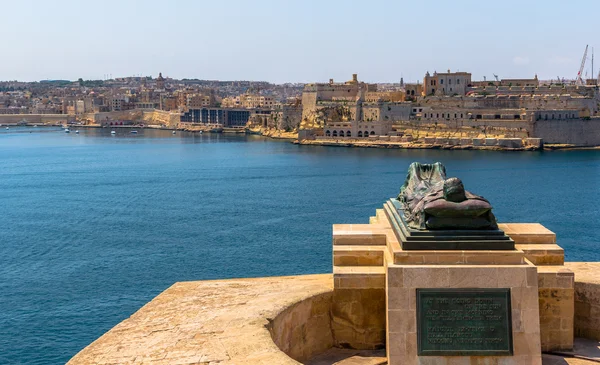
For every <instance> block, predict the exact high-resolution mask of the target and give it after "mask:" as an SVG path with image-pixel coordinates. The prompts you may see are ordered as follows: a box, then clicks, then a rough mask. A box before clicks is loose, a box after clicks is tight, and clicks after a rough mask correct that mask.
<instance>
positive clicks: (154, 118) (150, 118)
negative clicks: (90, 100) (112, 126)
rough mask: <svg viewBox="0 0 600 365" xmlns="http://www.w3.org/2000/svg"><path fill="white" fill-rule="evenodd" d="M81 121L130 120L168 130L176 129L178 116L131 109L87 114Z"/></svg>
mask: <svg viewBox="0 0 600 365" xmlns="http://www.w3.org/2000/svg"><path fill="white" fill-rule="evenodd" d="M81 119H85V120H89V121H91V122H92V123H96V124H101V123H104V122H106V121H113V120H132V121H139V122H144V123H146V124H161V125H165V126H167V127H168V128H176V127H177V125H178V124H179V120H180V114H179V113H171V112H168V111H164V110H158V109H131V110H123V111H113V112H103V113H89V114H84V115H83V116H82V118H81Z"/></svg>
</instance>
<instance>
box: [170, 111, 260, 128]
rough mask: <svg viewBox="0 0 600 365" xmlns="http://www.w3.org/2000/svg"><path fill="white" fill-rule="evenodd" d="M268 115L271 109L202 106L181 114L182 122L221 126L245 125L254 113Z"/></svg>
mask: <svg viewBox="0 0 600 365" xmlns="http://www.w3.org/2000/svg"><path fill="white" fill-rule="evenodd" d="M263 112H264V115H266V116H268V114H270V111H267V110H265V111H262V110H253V111H251V110H248V109H227V108H200V109H189V110H187V111H186V112H184V113H183V114H182V115H181V123H184V124H186V123H189V124H204V125H217V126H221V127H232V128H241V127H245V126H246V124H247V123H248V120H249V119H250V116H251V115H253V114H259V113H263Z"/></svg>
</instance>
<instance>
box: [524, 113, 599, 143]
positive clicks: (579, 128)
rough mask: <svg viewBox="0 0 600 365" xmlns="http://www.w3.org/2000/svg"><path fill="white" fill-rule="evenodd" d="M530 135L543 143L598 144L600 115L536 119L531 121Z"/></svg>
mask: <svg viewBox="0 0 600 365" xmlns="http://www.w3.org/2000/svg"><path fill="white" fill-rule="evenodd" d="M531 135H532V136H533V137H537V138H541V139H543V140H544V143H550V144H553V143H560V144H572V145H575V146H599V145H600V117H594V118H589V119H587V118H583V119H568V120H564V119H560V120H538V121H535V122H534V123H533V126H532V130H531Z"/></svg>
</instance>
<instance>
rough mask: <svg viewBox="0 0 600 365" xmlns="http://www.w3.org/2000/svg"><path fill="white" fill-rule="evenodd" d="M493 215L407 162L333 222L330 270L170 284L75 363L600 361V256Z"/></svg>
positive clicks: (429, 170)
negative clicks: (577, 256)
mask: <svg viewBox="0 0 600 365" xmlns="http://www.w3.org/2000/svg"><path fill="white" fill-rule="evenodd" d="M506 199H510V197H507V198H506ZM492 211H493V207H492V202H489V201H487V200H486V199H484V198H483V197H481V196H479V195H476V194H474V193H471V192H470V191H468V190H466V189H465V187H464V185H463V183H462V181H461V180H460V179H459V178H448V177H447V176H446V170H445V167H444V166H443V165H442V164H440V163H435V164H419V163H413V164H411V166H410V168H409V171H408V174H407V178H406V181H405V182H404V184H403V185H402V187H401V189H400V194H399V195H398V196H397V197H394V198H391V199H389V200H387V201H385V202H383V205H382V207H381V208H380V209H377V210H376V211H375V212H374V214H373V216H371V217H369V219H368V223H365V224H334V225H333V227H332V264H333V267H332V273H327V274H316V275H298V276H283V277H263V278H249V279H227V280H206V281H191V282H178V283H175V284H173V285H172V286H171V287H170V288H168V289H167V290H165V291H164V292H163V293H161V294H160V295H158V296H157V297H156V298H154V299H153V300H151V301H150V302H149V303H147V304H146V305H145V306H143V307H142V308H141V309H139V310H138V311H137V312H136V313H134V314H133V315H132V316H131V317H130V318H128V319H126V320H124V321H123V322H121V323H119V324H118V325H116V326H115V327H114V328H112V329H111V330H109V331H108V332H107V333H105V334H104V335H102V336H101V337H100V338H98V339H97V340H96V341H94V342H92V343H91V344H90V345H89V346H87V347H86V348H84V349H83V350H81V351H80V352H79V353H78V354H77V355H75V356H74V357H73V358H72V359H71V360H70V361H69V362H68V364H71V365H74V364H117V363H118V364H143V363H151V364H310V365H325V364H339V365H363V364H364V365H373V364H379V365H383V364H388V365H397V364H398V365H400V364H507V365H508V364H544V365H554V364H593V363H597V362H598V361H600V353H599V352H598V347H599V344H600V263H594V262H565V261H564V250H563V248H562V247H561V246H560V237H558V238H557V237H556V234H555V233H554V232H552V231H550V230H548V229H547V228H545V227H544V226H542V225H541V224H539V223H529V222H519V223H498V222H497V221H496V219H495V217H494V215H493V213H492ZM582 229H583V228H582Z"/></svg>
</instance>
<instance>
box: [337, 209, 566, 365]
mask: <svg viewBox="0 0 600 365" xmlns="http://www.w3.org/2000/svg"><path fill="white" fill-rule="evenodd" d="M499 226H500V229H501V230H503V231H504V232H505V233H506V234H507V235H508V236H509V237H510V238H511V239H512V240H514V243H515V245H514V247H515V248H514V249H510V250H415V249H410V250H403V249H402V246H401V242H399V240H398V237H397V235H396V234H395V230H394V227H393V223H391V222H390V219H389V218H388V216H387V215H386V214H385V212H384V210H378V211H377V214H376V216H375V217H371V219H370V222H369V224H343V225H334V227H333V244H334V247H333V262H334V299H333V304H332V311H331V315H332V331H333V332H334V334H335V336H334V337H335V338H336V341H337V343H336V345H337V346H340V347H350V348H357V349H372V348H382V347H385V348H386V351H387V357H388V363H389V365H395V364H402V365H405V364H446V363H448V364H541V351H542V350H544V351H549V350H568V349H570V348H572V346H573V315H574V308H573V303H574V301H573V281H574V280H573V273H572V272H571V271H570V270H568V269H566V268H565V267H564V266H563V265H562V264H563V262H564V253H563V251H562V249H561V248H560V247H559V246H558V245H556V237H555V235H554V233H552V232H551V231H549V230H547V229H546V228H544V227H543V226H541V225H539V224H501V225H499ZM453 288H454V289H465V288H483V289H494V288H500V289H510V306H511V312H510V316H511V327H512V329H511V332H512V354H507V355H502V356H481V355H464V356H454V355H453V356H423V355H419V354H418V346H417V330H418V329H417V295H416V294H417V289H453Z"/></svg>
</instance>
